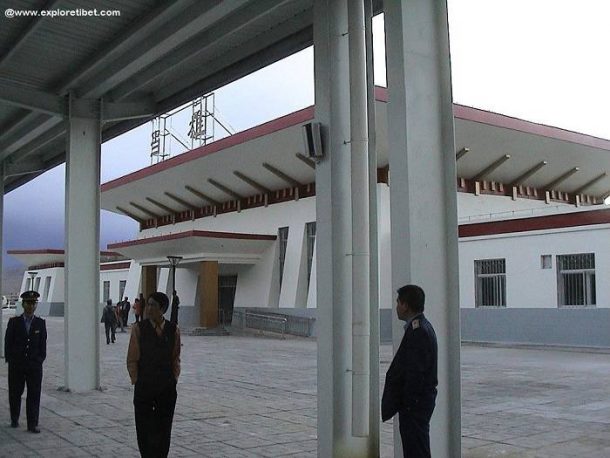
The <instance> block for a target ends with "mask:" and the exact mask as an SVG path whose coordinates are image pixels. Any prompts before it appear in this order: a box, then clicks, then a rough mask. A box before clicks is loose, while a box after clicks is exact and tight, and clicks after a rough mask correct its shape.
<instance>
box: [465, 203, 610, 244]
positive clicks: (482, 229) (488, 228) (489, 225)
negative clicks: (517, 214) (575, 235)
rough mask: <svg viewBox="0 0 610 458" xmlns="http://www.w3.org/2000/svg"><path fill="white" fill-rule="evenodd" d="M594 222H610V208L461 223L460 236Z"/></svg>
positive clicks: (591, 223)
mask: <svg viewBox="0 0 610 458" xmlns="http://www.w3.org/2000/svg"><path fill="white" fill-rule="evenodd" d="M594 224H610V209H607V210H589V211H583V212H574V213H563V214H561V215H549V216H537V217H532V218H519V219H509V220H503V221H490V222H485V223H473V224H461V225H460V227H459V236H460V237H477V236H484V235H496V234H508V233H513V232H529V231H539V230H548V229H561V228H564V227H575V226H590V225H594Z"/></svg>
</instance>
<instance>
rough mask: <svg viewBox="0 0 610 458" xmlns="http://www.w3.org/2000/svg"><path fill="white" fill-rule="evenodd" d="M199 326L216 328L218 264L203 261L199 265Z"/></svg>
mask: <svg viewBox="0 0 610 458" xmlns="http://www.w3.org/2000/svg"><path fill="white" fill-rule="evenodd" d="M199 325H200V326H201V327H204V328H214V327H216V326H218V262H217V261H203V262H202V263H201V264H200V265H199Z"/></svg>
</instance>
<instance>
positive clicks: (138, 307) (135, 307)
mask: <svg viewBox="0 0 610 458" xmlns="http://www.w3.org/2000/svg"><path fill="white" fill-rule="evenodd" d="M141 307H142V305H141V304H140V299H138V298H137V297H136V298H135V299H134V301H133V314H134V315H135V317H136V323H137V322H139V321H140V314H141V313H142V308H141Z"/></svg>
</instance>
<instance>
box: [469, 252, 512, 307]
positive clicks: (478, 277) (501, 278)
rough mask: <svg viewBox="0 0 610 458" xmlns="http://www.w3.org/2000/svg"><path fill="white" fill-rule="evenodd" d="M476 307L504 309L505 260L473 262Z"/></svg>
mask: <svg viewBox="0 0 610 458" xmlns="http://www.w3.org/2000/svg"><path fill="white" fill-rule="evenodd" d="M474 274H475V300H476V306H477V307H506V260H505V259H482V260H479V261H475V262H474Z"/></svg>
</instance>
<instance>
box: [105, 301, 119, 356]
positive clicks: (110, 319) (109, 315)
mask: <svg viewBox="0 0 610 458" xmlns="http://www.w3.org/2000/svg"><path fill="white" fill-rule="evenodd" d="M102 323H104V331H106V345H109V344H110V340H111V338H112V343H114V341H115V340H116V335H115V332H116V324H117V317H116V313H115V310H114V307H113V306H112V299H108V300H107V301H106V306H105V307H104V310H103V311H102Z"/></svg>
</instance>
